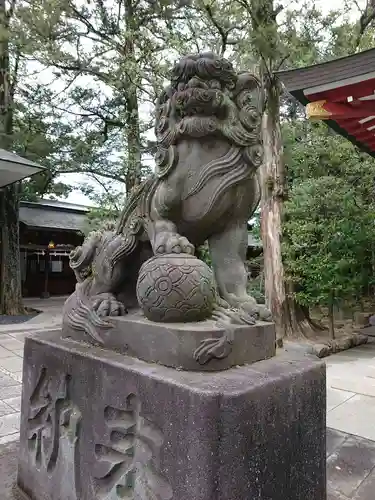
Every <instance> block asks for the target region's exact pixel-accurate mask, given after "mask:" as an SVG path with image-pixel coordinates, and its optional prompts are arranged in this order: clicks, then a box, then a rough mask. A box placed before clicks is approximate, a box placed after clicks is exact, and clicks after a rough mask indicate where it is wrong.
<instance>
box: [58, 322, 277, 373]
mask: <svg viewBox="0 0 375 500" xmlns="http://www.w3.org/2000/svg"><path fill="white" fill-rule="evenodd" d="M111 323H112V324H113V326H114V327H113V328H109V329H107V330H105V331H103V332H101V336H102V338H103V340H104V342H105V346H106V347H108V348H110V349H114V350H116V351H118V352H121V353H123V354H127V355H129V356H135V357H137V358H139V359H142V360H144V361H151V362H154V363H159V364H162V365H165V366H171V367H175V368H180V369H183V370H199V371H202V370H204V371H206V370H208V371H217V370H226V369H228V368H231V367H232V366H236V365H243V364H249V363H254V362H256V361H260V360H263V359H268V358H271V357H272V356H274V355H275V351H276V348H275V327H274V324H273V323H265V322H257V323H256V324H255V325H251V326H250V325H230V326H229V325H228V328H225V326H222V327H219V326H217V324H216V323H215V322H214V321H212V320H207V321H201V322H196V323H169V324H165V323H164V324H163V323H153V322H151V321H149V320H147V319H146V318H145V317H144V316H143V315H142V314H141V313H139V314H132V315H128V316H125V317H119V318H112V319H111ZM81 336H82V333H81V332H79V331H77V330H75V329H73V328H70V327H68V326H67V325H65V326H64V327H63V337H64V338H71V339H73V340H80V338H81Z"/></svg>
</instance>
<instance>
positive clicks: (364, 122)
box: [277, 49, 375, 157]
mask: <svg viewBox="0 0 375 500" xmlns="http://www.w3.org/2000/svg"><path fill="white" fill-rule="evenodd" d="M277 76H278V78H279V79H280V80H281V81H282V82H283V83H284V85H285V87H286V89H287V91H288V92H289V93H290V94H292V95H293V96H294V97H295V98H296V99H297V100H298V101H299V102H301V103H302V104H303V105H304V106H306V111H307V115H308V117H309V118H311V119H319V120H325V121H326V122H327V125H329V126H330V127H331V128H333V129H334V130H335V131H336V132H337V133H339V134H341V135H343V136H344V137H346V138H347V139H349V140H350V141H351V142H352V143H353V144H355V145H356V146H358V147H359V148H360V149H362V150H364V151H366V152H367V153H369V154H370V155H371V156H373V157H375V49H371V50H367V51H365V52H360V53H358V54H353V55H351V56H348V57H343V58H341V59H336V60H334V61H329V62H326V63H322V64H317V65H315V66H309V67H306V68H301V69H294V70H290V71H279V72H278V73H277ZM310 103H311V104H310Z"/></svg>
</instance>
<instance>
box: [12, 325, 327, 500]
mask: <svg viewBox="0 0 375 500" xmlns="http://www.w3.org/2000/svg"><path fill="white" fill-rule="evenodd" d="M23 380H24V386H23V396H22V397H23V400H22V420H21V441H20V456H19V471H18V485H19V487H20V488H21V489H22V490H23V491H24V492H26V493H27V494H28V495H29V497H30V498H31V499H32V500H117V499H125V498H128V499H135V500H151V499H152V500H255V499H261V500H302V499H306V500H307V499H308V500H323V499H325V498H326V476H325V366H324V365H323V364H321V363H320V362H318V361H315V360H313V359H310V358H307V357H305V358H300V359H293V358H284V357H278V356H277V357H274V358H272V359H269V360H266V361H261V362H257V363H254V364H252V365H247V366H243V367H237V368H231V369H228V370H226V371H221V372H213V373H212V372H211V373H208V372H204V373H198V372H184V371H178V370H175V369H173V368H167V367H164V366H160V365H157V364H151V363H146V362H144V361H141V360H138V359H134V358H131V357H127V356H124V355H122V354H119V353H115V352H113V351H108V350H105V349H102V348H99V347H93V346H88V345H85V344H83V343H76V342H73V341H69V340H66V339H60V338H58V337H56V333H52V332H51V333H49V334H43V338H37V337H34V338H33V337H31V338H28V339H26V343H25V354H24V374H23Z"/></svg>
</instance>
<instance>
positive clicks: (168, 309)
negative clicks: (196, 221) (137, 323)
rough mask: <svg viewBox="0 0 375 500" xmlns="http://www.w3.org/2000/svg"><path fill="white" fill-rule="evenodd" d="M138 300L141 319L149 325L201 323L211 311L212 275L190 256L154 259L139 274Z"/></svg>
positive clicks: (145, 264)
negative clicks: (157, 323) (142, 314)
mask: <svg viewBox="0 0 375 500" xmlns="http://www.w3.org/2000/svg"><path fill="white" fill-rule="evenodd" d="M137 299H138V303H139V305H140V307H141V308H142V310H143V312H144V315H145V316H146V318H148V319H149V320H151V321H157V322H164V323H182V322H184V323H187V322H192V321H202V320H204V319H207V318H208V317H209V316H210V315H211V314H212V310H213V305H214V300H215V286H214V279H213V274H212V271H211V269H210V268H209V267H208V266H207V265H206V264H205V263H204V262H202V261H201V260H199V259H197V257H194V256H193V255H189V254H166V255H156V256H154V257H152V258H151V259H149V260H148V261H146V262H145V263H144V264H143V265H142V267H141V269H140V271H139V276H138V282H137Z"/></svg>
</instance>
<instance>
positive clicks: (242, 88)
mask: <svg viewBox="0 0 375 500" xmlns="http://www.w3.org/2000/svg"><path fill="white" fill-rule="evenodd" d="M262 109H263V91H262V88H261V85H260V83H259V81H258V79H257V78H256V77H255V76H254V75H252V74H250V73H248V72H240V73H236V72H235V70H234V68H233V66H232V64H231V63H230V62H229V61H228V60H226V59H224V58H222V57H219V56H216V55H214V54H212V53H201V54H197V55H188V56H186V57H183V58H182V59H181V60H180V61H179V62H178V63H177V64H176V65H175V66H174V68H173V70H172V73H171V80H170V85H169V87H167V88H166V89H165V90H164V91H163V92H162V94H161V96H160V98H159V100H158V103H157V107H156V124H155V134H156V138H157V152H156V156H155V162H156V171H155V173H154V175H153V176H151V177H150V178H148V179H146V181H145V182H143V183H142V184H141V185H140V186H137V187H136V188H135V189H134V190H133V192H132V193H130V195H129V196H128V199H127V202H126V204H125V207H124V210H123V213H122V215H121V217H120V220H119V221H118V224H117V227H116V229H115V230H112V231H108V229H106V230H105V231H104V232H102V233H100V232H99V233H97V234H96V235H95V237H93V236H92V235H91V239H90V238H88V240H86V241H85V242H84V244H83V245H82V248H83V249H84V253H85V257H84V258H83V257H82V249H81V250H79V251H76V252H75V253H73V254H72V257H71V266H72V267H73V269H74V270H75V272H76V274H77V276H81V273H80V268H81V267H82V273H83V270H84V269H85V272H86V270H87V268H88V267H89V268H91V269H95V272H91V273H90V272H89V273H88V274H87V275H85V276H86V277H84V279H83V282H79V283H78V284H77V287H78V288H77V290H76V292H75V294H73V295H72V297H71V299H68V301H67V304H66V306H65V312H64V321H66V322H67V323H69V325H70V326H72V327H74V328H80V329H86V330H87V328H89V327H87V326H82V325H84V323H85V321H89V322H91V323H92V322H94V323H95V321H96V322H97V323H98V324H101V326H103V324H105V323H106V322H105V318H104V320H103V317H105V316H110V315H119V314H124V313H125V312H126V311H125V309H126V307H133V306H135V305H136V302H135V297H136V291H135V284H136V281H137V276H138V272H139V269H140V268H141V266H142V264H143V263H144V262H145V261H146V260H147V259H149V258H150V257H152V256H157V255H168V254H184V255H193V254H194V253H195V249H196V248H197V247H199V246H200V245H202V244H204V242H205V241H208V245H209V249H210V255H211V260H212V268H213V273H214V279H215V283H216V287H217V307H218V310H220V314H221V315H223V314H224V315H225V310H226V309H227V310H228V311H231V313H230V314H228V315H227V319H228V321H230V319H231V318H232V317H233V310H239V311H241V314H239V315H237V320H238V318H240V317H243V315H244V314H245V313H248V314H249V315H250V316H253V317H258V318H260V319H263V320H269V319H270V312H269V311H268V310H267V309H266V308H265V307H264V306H262V305H259V304H257V303H256V301H255V300H254V299H253V298H252V297H251V296H249V295H248V293H247V291H246V285H247V272H246V267H245V257H246V250H247V221H248V220H249V219H250V218H251V216H252V214H253V213H254V211H255V209H256V208H257V206H258V203H259V192H260V191H259V184H258V176H257V170H258V168H259V166H260V165H261V163H262V152H263V148H262V143H261V130H260V129H261V117H262ZM100 234H101V236H100ZM111 240H113V241H111ZM119 270H120V271H119ZM101 297H102V298H103V301H104V302H105V305H104V306H103V307H101V304H100V300H101ZM223 311H224V312H223ZM241 315H242V316H241ZM235 321H236V320H235ZM94 330H95V328H94ZM90 335H91V337H93V334H92V332H91V333H90ZM96 340H98V339H96Z"/></svg>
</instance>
